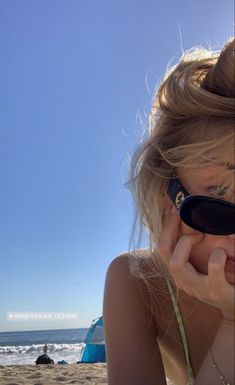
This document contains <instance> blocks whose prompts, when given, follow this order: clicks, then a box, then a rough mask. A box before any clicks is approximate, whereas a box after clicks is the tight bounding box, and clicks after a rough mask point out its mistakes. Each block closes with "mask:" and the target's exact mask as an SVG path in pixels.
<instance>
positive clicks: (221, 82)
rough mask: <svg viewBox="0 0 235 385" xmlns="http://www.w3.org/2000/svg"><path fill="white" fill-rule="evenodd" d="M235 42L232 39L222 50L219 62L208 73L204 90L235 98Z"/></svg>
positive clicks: (203, 84)
mask: <svg viewBox="0 0 235 385" xmlns="http://www.w3.org/2000/svg"><path fill="white" fill-rule="evenodd" d="M234 59H235V40H234V38H233V39H230V40H229V41H228V42H227V43H226V44H225V46H224V48H223V49H222V51H221V53H220V55H219V57H218V60H217V61H216V63H215V64H214V66H213V67H212V68H211V69H210V71H208V73H207V75H206V77H205V79H204V80H203V82H202V88H204V89H205V90H207V91H209V92H212V93H214V94H217V95H220V96H225V97H229V98H235V71H234Z"/></svg>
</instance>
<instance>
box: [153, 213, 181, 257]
mask: <svg viewBox="0 0 235 385" xmlns="http://www.w3.org/2000/svg"><path fill="white" fill-rule="evenodd" d="M180 221H181V219H180V216H179V214H178V211H177V210H176V208H175V207H172V208H171V209H170V210H168V211H166V212H165V215H164V218H163V225H162V233H161V239H160V242H159V245H158V252H159V253H160V255H162V256H164V258H166V259H167V260H168V261H169V259H170V257H171V255H172V253H173V250H174V248H175V245H176V243H177V241H178V238H179V225H180Z"/></svg>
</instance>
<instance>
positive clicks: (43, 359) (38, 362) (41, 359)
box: [35, 344, 54, 365]
mask: <svg viewBox="0 0 235 385" xmlns="http://www.w3.org/2000/svg"><path fill="white" fill-rule="evenodd" d="M47 351H48V346H47V344H45V345H44V346H43V354H42V355H41V356H39V357H38V358H37V360H36V361H35V362H36V365H41V364H54V360H52V359H51V358H50V357H49V356H48V354H47Z"/></svg>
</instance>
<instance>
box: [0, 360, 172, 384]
mask: <svg viewBox="0 0 235 385" xmlns="http://www.w3.org/2000/svg"><path fill="white" fill-rule="evenodd" d="M0 384H1V385H59V384H83V385H101V384H102V385H104V384H107V385H108V381H107V364H106V363H97V364H69V365H51V364H50V365H9V366H2V365H0ZM168 385H171V384H170V383H168Z"/></svg>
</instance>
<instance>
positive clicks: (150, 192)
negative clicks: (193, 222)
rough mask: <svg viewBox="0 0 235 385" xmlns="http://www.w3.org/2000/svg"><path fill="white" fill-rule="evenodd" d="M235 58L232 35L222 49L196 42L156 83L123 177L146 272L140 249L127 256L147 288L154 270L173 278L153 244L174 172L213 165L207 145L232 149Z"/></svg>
mask: <svg viewBox="0 0 235 385" xmlns="http://www.w3.org/2000/svg"><path fill="white" fill-rule="evenodd" d="M234 58H235V40H234V38H231V39H230V40H228V42H227V43H226V44H225V45H224V47H223V49H222V50H221V51H211V50H209V49H205V48H197V47H196V48H193V49H191V50H189V51H187V52H185V53H184V54H183V56H182V57H181V58H180V60H179V62H178V63H177V64H176V65H174V66H173V67H172V68H171V69H169V70H168V71H167V72H166V74H165V76H164V78H163V80H162V82H161V84H160V86H159V87H158V89H157V91H156V94H155V96H154V99H153V104H152V109H151V113H150V115H149V130H148V134H147V137H146V138H145V140H144V141H143V142H142V143H141V144H140V146H139V148H137V150H136V151H135V152H134V155H133V157H132V161H131V168H130V177H129V180H128V182H127V185H128V187H129V189H130V190H131V192H132V194H133V197H134V201H135V203H136V214H135V219H134V224H133V229H132V241H133V239H134V234H135V232H136V230H137V228H138V225H139V228H138V230H139V234H142V233H143V228H145V229H147V230H148V246H149V250H150V257H149V258H147V259H148V262H149V269H148V272H147V271H143V266H142V264H141V258H142V256H141V258H138V256H139V254H138V255H137V254H136V258H130V268H131V271H132V273H133V274H134V275H136V276H138V277H140V278H142V279H144V281H145V283H146V286H147V287H148V288H149V290H150V291H151V281H154V280H151V278H153V277H154V276H155V274H159V273H160V274H161V273H164V274H165V273H166V274H167V275H168V276H169V277H170V278H171V276H170V273H169V272H168V271H166V269H165V264H164V263H162V261H161V258H159V256H158V255H157V252H156V246H157V244H158V242H159V239H160V236H161V231H162V222H163V215H164V212H163V207H162V196H163V193H164V192H165V191H166V187H167V184H168V180H169V178H170V177H171V176H172V172H174V173H176V171H177V169H178V168H179V167H185V168H190V169H192V168H198V167H200V166H203V165H204V164H205V163H207V164H208V163H212V164H217V162H218V160H213V159H210V160H209V159H208V157H207V153H208V150H215V149H220V148H221V147H224V146H226V151H228V152H229V153H230V154H231V153H232V151H234V147H233V146H234V115H235V69H234ZM231 172H233V171H231ZM231 187H232V186H231ZM140 239H141V236H140V237H139V240H140ZM135 250H136V246H134V250H133V251H135ZM132 254H133V252H132ZM156 267H157V269H156ZM159 267H160V269H159Z"/></svg>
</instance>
